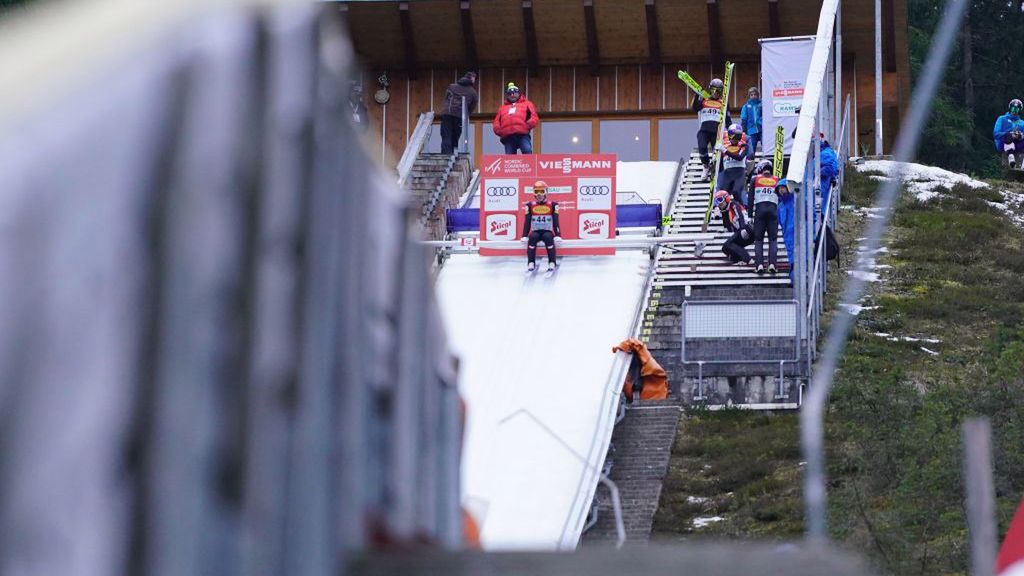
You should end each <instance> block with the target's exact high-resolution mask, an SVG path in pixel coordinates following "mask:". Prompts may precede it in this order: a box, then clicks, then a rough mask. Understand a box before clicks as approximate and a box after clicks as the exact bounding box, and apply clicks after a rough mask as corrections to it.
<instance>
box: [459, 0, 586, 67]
mask: <svg viewBox="0 0 1024 576" xmlns="http://www.w3.org/2000/svg"><path fill="white" fill-rule="evenodd" d="M476 1H479V0H476ZM533 16H534V20H535V21H536V28H537V49H538V50H539V51H540V60H541V63H542V64H544V65H550V66H564V65H567V64H571V63H577V64H579V63H582V62H586V60H587V32H586V27H585V25H584V20H583V2H582V1H581V0H536V1H535V2H534V3H533Z"/></svg>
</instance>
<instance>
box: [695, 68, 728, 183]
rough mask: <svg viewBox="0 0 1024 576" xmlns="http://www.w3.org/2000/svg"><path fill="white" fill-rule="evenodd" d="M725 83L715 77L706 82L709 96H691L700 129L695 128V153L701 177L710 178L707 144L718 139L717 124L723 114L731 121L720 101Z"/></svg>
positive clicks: (723, 104) (723, 103)
mask: <svg viewBox="0 0 1024 576" xmlns="http://www.w3.org/2000/svg"><path fill="white" fill-rule="evenodd" d="M724 87H725V83H724V82H722V81H721V80H720V79H718V78H715V79H714V80H712V81H711V83H710V84H708V93H709V95H710V98H702V97H701V95H700V94H695V95H694V97H693V111H694V112H696V113H697V120H698V121H699V122H700V129H699V130H697V153H698V154H700V163H701V164H703V165H704V176H703V179H704V180H706V181H710V180H711V158H710V155H709V154H708V146H714V145H715V142H716V141H717V140H718V126H719V122H721V120H722V115H723V114H724V115H725V122H726V123H728V124H731V123H732V119H731V118H730V117H729V111H728V109H727V108H726V106H725V102H723V101H722V89H723V88H724Z"/></svg>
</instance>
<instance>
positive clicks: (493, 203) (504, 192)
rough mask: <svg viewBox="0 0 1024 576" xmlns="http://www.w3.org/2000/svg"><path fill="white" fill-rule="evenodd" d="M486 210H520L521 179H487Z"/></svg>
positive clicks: (485, 187)
mask: <svg viewBox="0 0 1024 576" xmlns="http://www.w3.org/2000/svg"><path fill="white" fill-rule="evenodd" d="M483 188H484V206H483V208H484V210H485V211H486V212H515V211H517V210H519V206H520V204H519V180H518V179H516V178H494V179H490V178H488V179H485V180H484V183H483Z"/></svg>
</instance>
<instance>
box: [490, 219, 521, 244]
mask: <svg viewBox="0 0 1024 576" xmlns="http://www.w3.org/2000/svg"><path fill="white" fill-rule="evenodd" d="M515 228H516V217H515V215H514V214H491V215H489V216H487V239H488V240H512V239H514V238H515Z"/></svg>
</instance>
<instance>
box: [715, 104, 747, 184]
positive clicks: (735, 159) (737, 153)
mask: <svg viewBox="0 0 1024 576" xmlns="http://www.w3.org/2000/svg"><path fill="white" fill-rule="evenodd" d="M746 180H747V137H746V136H745V135H744V134H743V128H741V127H740V125H739V124H733V125H731V126H729V140H728V141H727V142H725V143H724V146H723V148H722V172H721V174H719V175H718V181H717V182H718V184H717V186H718V189H719V190H728V191H729V192H730V193H732V196H733V200H734V201H735V202H736V203H738V204H743V203H744V201H745V198H743V195H744V194H743V193H744V184H746Z"/></svg>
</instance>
